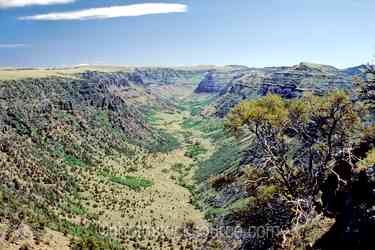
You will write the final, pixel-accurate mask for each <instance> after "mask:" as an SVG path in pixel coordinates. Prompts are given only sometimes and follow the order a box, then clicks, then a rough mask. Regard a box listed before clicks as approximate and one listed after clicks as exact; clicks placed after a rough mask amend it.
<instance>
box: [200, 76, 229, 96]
mask: <svg viewBox="0 0 375 250" xmlns="http://www.w3.org/2000/svg"><path fill="white" fill-rule="evenodd" d="M224 87H225V86H224V85H222V84H220V83H218V82H217V79H216V76H215V74H214V73H213V72H209V73H207V75H206V76H205V77H204V79H203V80H202V81H201V82H200V83H199V85H198V87H197V88H196V89H195V93H218V92H220V91H221V90H222V89H223V88H224Z"/></svg>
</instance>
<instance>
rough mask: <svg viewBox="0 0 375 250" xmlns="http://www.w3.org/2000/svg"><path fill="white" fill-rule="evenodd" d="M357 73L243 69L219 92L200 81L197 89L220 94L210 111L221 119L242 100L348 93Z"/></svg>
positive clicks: (303, 67)
mask: <svg viewBox="0 0 375 250" xmlns="http://www.w3.org/2000/svg"><path fill="white" fill-rule="evenodd" d="M360 72H361V71H360V70H358V69H357V68H355V69H351V70H339V69H336V68H334V67H332V66H327V65H318V64H309V63H300V64H299V65H296V66H293V67H272V68H263V69H246V70H243V71H242V72H240V73H238V74H236V75H234V74H232V75H229V74H227V84H226V85H225V86H223V84H221V85H220V88H218V87H217V86H216V85H215V86H216V88H212V87H211V86H212V85H213V84H212V82H213V80H211V81H202V83H201V84H202V85H203V86H198V88H197V92H209V93H219V98H218V100H217V102H216V103H215V104H214V109H213V110H215V112H214V114H215V115H217V116H219V117H224V116H225V115H226V114H227V113H228V112H229V110H230V109H231V108H232V107H234V106H235V105H236V104H238V103H239V102H240V101H241V100H244V99H251V98H255V97H257V96H264V95H267V94H270V93H272V94H278V95H281V96H282V97H284V98H287V99H290V98H298V97H301V96H302V95H303V94H304V93H305V92H311V93H314V94H318V95H321V94H323V93H325V92H328V91H331V90H336V89H347V90H350V89H351V87H352V77H353V74H354V75H356V74H360ZM224 74H225V73H224ZM228 78H230V79H228ZM205 90H206V91H205ZM207 90H216V91H207Z"/></svg>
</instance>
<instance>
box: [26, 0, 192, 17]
mask: <svg viewBox="0 0 375 250" xmlns="http://www.w3.org/2000/svg"><path fill="white" fill-rule="evenodd" d="M187 9H188V7H187V5H184V4H176V3H143V4H133V5H123V6H111V7H105V8H94V9H84V10H79V11H72V12H56V13H48V14H42V15H34V16H26V17H20V18H19V19H20V20H37V21H59V20H89V19H108V18H115V17H131V16H143V15H151V14H167V13H180V12H187Z"/></svg>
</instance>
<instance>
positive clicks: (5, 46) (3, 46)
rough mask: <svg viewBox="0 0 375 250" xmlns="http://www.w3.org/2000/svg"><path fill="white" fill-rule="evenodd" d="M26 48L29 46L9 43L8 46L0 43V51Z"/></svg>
mask: <svg viewBox="0 0 375 250" xmlns="http://www.w3.org/2000/svg"><path fill="white" fill-rule="evenodd" d="M28 46H29V45H27V44H22V43H9V44H6V43H5V44H4V43H3V44H2V43H0V49H17V48H25V47H28Z"/></svg>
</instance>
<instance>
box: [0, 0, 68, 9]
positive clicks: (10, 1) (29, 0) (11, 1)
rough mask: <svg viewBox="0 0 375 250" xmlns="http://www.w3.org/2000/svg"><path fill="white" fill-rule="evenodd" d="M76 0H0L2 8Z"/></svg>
mask: <svg viewBox="0 0 375 250" xmlns="http://www.w3.org/2000/svg"><path fill="white" fill-rule="evenodd" d="M72 2H75V0H0V8H2V9H4V8H15V7H25V6H30V5H52V4H66V3H72Z"/></svg>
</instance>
